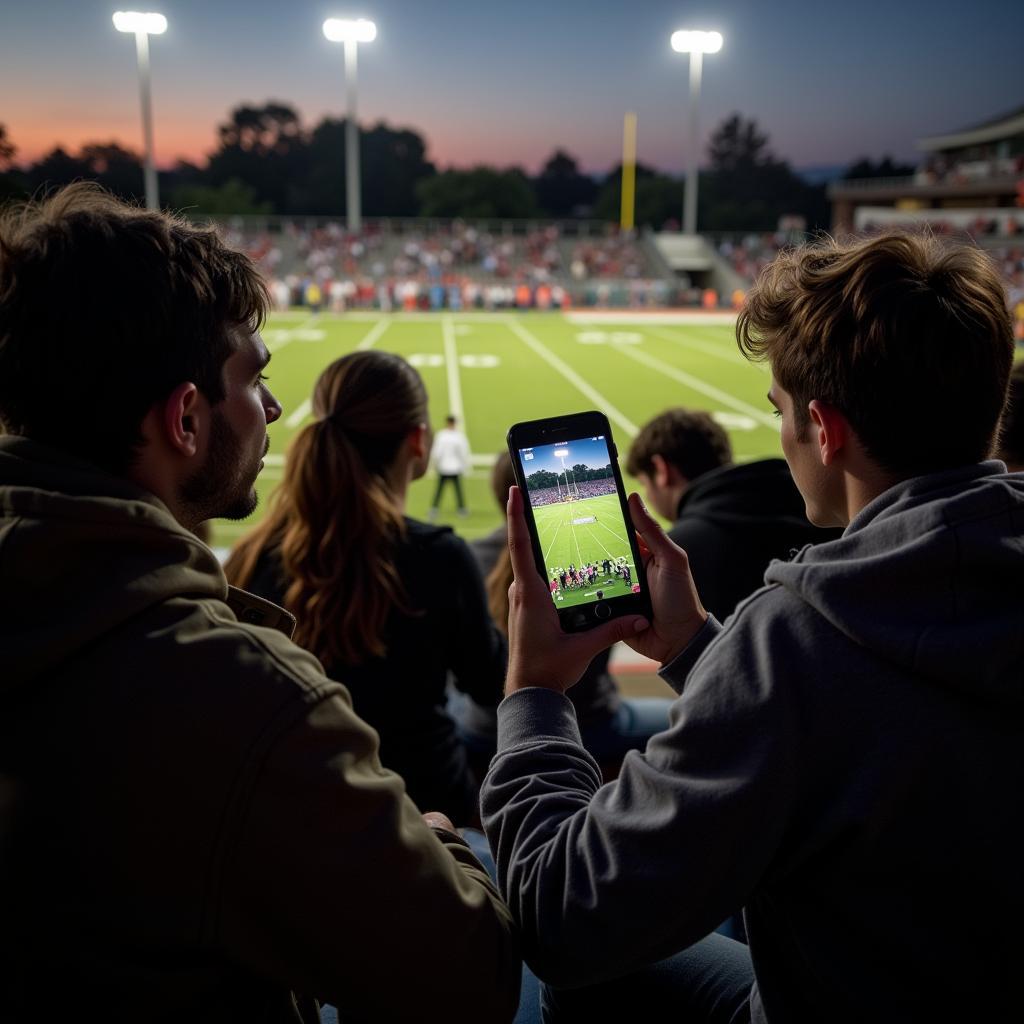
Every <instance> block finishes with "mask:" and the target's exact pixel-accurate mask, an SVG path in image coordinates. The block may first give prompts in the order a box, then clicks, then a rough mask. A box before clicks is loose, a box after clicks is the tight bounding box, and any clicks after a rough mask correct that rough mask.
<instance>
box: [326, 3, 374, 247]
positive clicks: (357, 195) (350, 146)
mask: <svg viewBox="0 0 1024 1024" xmlns="http://www.w3.org/2000/svg"><path fill="white" fill-rule="evenodd" d="M324 35H325V36H326V37H327V38H328V39H329V40H330V41H331V42H332V43H344V44H345V213H346V217H347V220H348V229H349V231H350V232H352V234H358V232H359V231H360V229H361V228H362V211H361V203H362V192H361V188H360V182H359V126H358V124H357V123H356V93H357V88H358V81H357V70H356V68H357V60H358V52H359V44H360V43H372V42H373V40H374V39H376V38H377V26H376V25H375V24H374V23H373V22H372V21H368V20H367V19H366V18H355V19H351V18H328V19H327V20H326V21H325V22H324Z"/></svg>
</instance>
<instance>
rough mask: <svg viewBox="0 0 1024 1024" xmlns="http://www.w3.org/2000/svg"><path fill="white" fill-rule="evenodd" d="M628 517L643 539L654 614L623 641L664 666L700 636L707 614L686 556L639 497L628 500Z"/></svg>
mask: <svg viewBox="0 0 1024 1024" xmlns="http://www.w3.org/2000/svg"><path fill="white" fill-rule="evenodd" d="M629 514H630V518H631V520H632V523H633V528H634V529H635V530H636V532H637V533H638V534H639V535H640V541H641V544H640V557H641V558H642V559H643V563H644V575H645V576H646V578H647V586H648V588H649V591H650V595H651V608H652V612H653V614H652V615H651V625H650V628H648V629H645V630H644V631H643V632H641V633H636V634H634V635H632V636H626V637H624V638H623V639H624V640H625V642H626V643H627V644H629V646H630V647H632V648H633V650H634V651H636V652H637V653H638V654H642V655H644V656H645V657H647V658H653V659H654V660H655V661H658V662H660V663H661V664H663V665H664V664H666V663H667V662H669V661H672V659H673V658H675V657H676V656H677V655H678V654H679V653H680V652H681V651H682V650H683V649H684V648H685V647H686V646H687V645H688V644H689V643H690V641H691V640H692V639H693V638H694V637H695V636H696V635H697V632H698V631H699V630H700V628H701V627H702V626H703V625H704V623H705V622H707V620H708V613H707V612H706V611H705V610H704V606H703V605H702V604H701V602H700V597H699V596H698V594H697V588H696V587H695V586H694V583H693V577H692V576H691V575H690V564H689V560H688V559H687V557H686V552H685V551H683V549H682V548H681V547H679V545H678V544H676V543H674V542H673V541H672V540H671V539H670V538H669V537H668V535H667V534H666V533H665V531H664V530H663V529H662V528H661V524H660V523H658V521H657V520H656V519H655V518H654V517H653V516H652V515H651V514H650V512H648V511H647V508H646V506H645V505H644V503H643V502H642V501H641V500H640V495H639V494H631V495H630V496H629Z"/></svg>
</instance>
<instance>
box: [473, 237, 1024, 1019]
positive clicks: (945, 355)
mask: <svg viewBox="0 0 1024 1024" xmlns="http://www.w3.org/2000/svg"><path fill="white" fill-rule="evenodd" d="M737 330H738V337H739V340H740V344H741V346H742V347H743V348H744V349H745V350H746V351H747V352H748V353H749V354H751V355H753V356H754V357H759V358H765V359H767V361H768V363H769V365H770V367H771V371H772V378H773V379H772V382H771V389H770V392H769V394H770V400H771V402H772V404H774V405H775V406H776V407H777V409H778V410H779V412H780V414H781V417H782V420H781V426H782V447H783V451H784V452H785V454H786V458H787V461H788V462H789V464H790V467H791V469H792V471H793V478H794V480H795V481H796V484H797V486H798V487H799V488H800V491H801V493H802V494H803V497H804V500H805V502H806V506H807V513H808V517H809V518H810V520H811V521H812V522H814V523H818V524H821V525H828V526H831V525H845V527H846V529H845V533H844V534H843V536H842V538H840V539H839V540H836V541H833V542H831V543H828V544H820V545H814V546H812V547H809V548H805V549H804V550H803V551H802V552H801V553H800V555H799V556H798V557H797V558H796V559H794V560H793V561H791V562H773V563H772V565H771V566H770V567H769V569H768V573H767V581H768V583H769V584H770V585H769V586H768V587H766V588H764V589H763V590H761V591H759V593H758V594H757V595H756V596H755V597H753V598H751V599H750V600H749V601H746V602H744V603H743V605H742V606H741V608H740V610H739V611H738V612H737V613H736V614H735V615H734V616H733V617H732V618H731V619H730V621H729V623H728V624H727V626H726V627H725V628H724V630H723V628H722V627H721V626H719V624H718V623H717V621H716V620H715V619H714V617H709V616H708V614H707V612H706V611H705V610H704V608H703V607H702V605H701V603H700V600H699V598H698V596H697V592H696V590H695V589H694V587H693V582H692V580H691V578H690V576H689V572H688V567H687V559H686V556H685V554H684V553H683V552H682V551H681V550H680V549H679V548H678V547H677V546H676V545H674V544H673V543H672V542H671V541H670V540H669V539H668V538H667V537H666V536H665V534H664V533H663V532H662V531H661V529H660V527H659V526H658V525H657V523H656V521H655V520H654V519H653V518H651V516H650V515H649V514H648V513H647V512H646V510H645V509H644V507H643V505H642V504H641V502H640V501H639V499H638V498H637V497H636V496H635V495H634V496H632V497H631V499H630V508H631V512H632V516H633V521H634V524H635V526H636V528H637V530H638V532H639V533H640V535H641V537H642V539H643V541H644V544H645V545H646V549H647V551H648V554H647V556H646V557H647V560H648V561H647V579H648V583H649V585H650V591H651V597H652V602H653V608H654V614H653V619H652V621H651V622H650V623H648V622H647V621H646V620H644V619H636V620H634V619H631V618H624V619H622V620H620V621H619V622H618V623H615V624H609V625H608V626H606V627H599V628H598V629H596V630H594V631H592V632H591V633H577V634H573V635H571V636H566V635H565V634H563V633H562V632H561V630H560V629H559V628H558V619H557V615H556V614H555V611H554V609H553V608H552V606H551V600H550V598H549V597H548V593H547V588H546V587H545V586H544V584H543V581H541V580H540V579H539V578H538V576H537V573H536V570H535V568H534V566H533V560H532V557H531V555H530V544H529V541H528V539H527V537H526V533H525V523H524V520H523V513H522V496H521V495H520V494H519V493H518V491H513V493H512V496H511V498H510V502H509V519H508V522H509V542H510V548H511V552H512V562H513V568H514V572H515V584H514V588H513V591H512V593H511V594H510V603H511V608H512V611H511V614H510V617H509V636H510V651H509V672H508V678H507V682H506V690H507V693H508V694H509V696H508V697H507V699H506V700H505V701H504V702H503V703H502V704H501V706H500V707H499V709H498V754H497V756H496V757H495V759H494V761H493V762H492V765H491V769H490V772H489V774H488V776H487V779H486V781H485V783H484V788H483V792H482V807H483V816H484V825H485V828H486V830H487V834H488V838H489V839H490V841H491V846H492V849H493V850H494V853H495V859H496V861H497V865H498V877H499V878H500V879H501V882H502V886H503V889H504V891H505V892H506V893H507V894H508V896H509V899H510V903H511V905H512V908H513V912H514V913H515V914H516V916H517V918H518V919H519V921H520V922H521V924H522V926H523V928H524V933H525V935H524V941H525V945H526V949H527V961H528V962H529V963H530V964H531V965H532V966H533V967H534V968H535V969H536V972H537V974H538V975H539V976H540V977H541V978H542V979H545V980H546V981H548V982H549V983H551V985H552V987H551V988H549V989H547V990H546V992H545V999H546V1000H547V1003H548V1010H549V1014H550V1016H549V1018H548V1019H549V1020H552V1021H554V1020H583V1019H588V1020H592V1019H604V1020H614V1019H630V1020H647V1019H654V1018H655V1017H656V1015H660V1016H664V1015H665V1014H666V1012H667V1010H670V1011H673V1012H674V1013H675V1015H676V1016H678V1017H679V1018H680V1019H686V1020H687V1021H694V1020H715V1021H720V1020H730V1021H741V1020H747V1019H751V1020H754V1021H758V1022H762V1021H825V1020H828V1021H850V1022H853V1021H867V1020H870V1021H881V1022H890V1021H891V1022H904V1021H911V1020H914V1021H926V1020H1010V1019H1012V1017H1013V1016H1014V1014H1015V1012H1016V1009H1015V1008H1016V1006H1017V1003H1018V988H1019V985H1018V978H1019V964H1020V961H1021V957H1022V955H1024V948H1022V940H1021V934H1020V929H1019V926H1018V921H1019V919H1020V915H1021V913H1022V912H1024V874H1022V872H1021V870H1020V862H1021V837H1022V835H1024V804H1022V802H1021V799H1020V794H1021V791H1022V787H1024V760H1022V758H1021V727H1020V723H1021V719H1022V714H1024V698H1022V693H1021V686H1020V681H1021V678H1022V676H1024V648H1022V646H1021V603H1020V595H1021V590H1022V586H1024V480H1022V479H1021V477H1020V476H1019V475H1017V474H1008V473H1006V472H1005V467H1004V466H1003V464H1002V463H1000V462H995V461H983V460H985V459H987V457H988V454H989V452H990V451H991V450H992V445H993V441H994V439H995V434H996V430H997V427H998V423H999V417H1000V413H1001V411H1002V408H1003V402H1004V398H1005V394H1006V386H1007V379H1008V376H1009V372H1010V363H1011V360H1012V358H1013V339H1012V335H1011V328H1010V320H1009V315H1008V312H1007V309H1006V305H1005V296H1004V293H1003V289H1002V286H1001V283H1000V280H999V278H998V275H997V274H996V272H995V270H994V268H993V267H992V265H991V263H990V262H989V261H988V260H986V259H985V257H984V256H983V254H981V253H980V252H979V251H978V250H976V249H972V248H966V247H955V248H951V249H945V248H943V247H942V246H941V245H940V243H938V242H937V241H935V240H934V239H921V238H912V237H904V236H899V235H895V236H889V237H883V238H878V239H872V240H868V241H863V242H859V243H855V244H852V245H849V246H839V245H837V244H835V243H828V244H823V245H820V246H815V247H812V248H807V249H801V250H795V251H793V252H791V253H788V254H786V255H784V256H782V257H781V258H780V259H779V260H778V261H777V262H776V263H775V264H774V265H773V266H771V267H770V268H768V270H766V271H765V273H764V274H763V275H762V277H761V279H760V281H759V283H758V285H757V286H756V287H755V288H754V290H753V292H752V293H751V295H750V297H749V298H748V301H747V305H746V307H745V309H744V312H743V313H742V315H741V317H740V319H739V321H738V326H737ZM951 410H956V415H951ZM615 639H625V640H627V642H628V643H630V644H631V645H633V646H634V647H635V648H636V649H638V650H639V651H641V652H643V653H644V654H647V655H649V656H651V657H654V658H656V659H658V660H659V661H661V662H662V663H663V668H662V674H663V675H664V676H665V678H666V679H667V680H668V681H669V682H671V683H673V684H674V685H675V687H676V688H677V690H679V691H680V692H681V697H680V699H679V701H678V702H677V703H676V705H675V706H674V707H673V709H672V728H671V729H670V730H669V731H668V732H665V733H661V734H659V735H658V736H655V737H654V739H652V740H651V742H650V743H649V744H648V746H647V749H646V750H645V751H644V753H643V754H630V755H629V756H628V757H627V758H626V760H625V761H624V763H623V766H622V771H621V773H620V775H619V778H618V779H617V780H616V782H614V783H612V784H610V785H607V786H604V787H603V788H601V779H600V775H599V774H598V772H597V769H596V765H595V764H594V763H593V761H592V760H591V758H590V756H589V755H588V754H587V753H586V751H585V750H584V748H583V747H582V746H581V745H580V742H579V733H578V730H577V726H576V722H575V720H574V716H573V713H572V706H571V704H570V702H569V701H568V700H567V699H566V698H565V696H563V691H565V689H566V688H567V687H568V686H569V685H570V684H571V683H572V682H573V680H575V679H576V678H577V677H578V676H579V675H580V673H581V672H582V671H583V669H584V667H585V666H586V664H587V663H588V662H589V660H590V658H591V657H593V655H594V653H595V651H596V650H598V649H599V647H600V646H601V645H604V644H607V643H609V642H610V641H613V640H615ZM740 904H742V905H744V907H745V908H746V909H745V918H746V922H747V930H748V934H749V937H750V947H749V952H748V950H747V947H744V946H742V945H740V944H738V943H734V942H732V941H731V940H729V939H727V938H724V937H722V936H710V937H708V938H706V939H703V940H702V936H705V935H706V934H707V933H708V931H709V929H710V928H711V927H713V926H714V924H715V922H717V921H718V920H720V919H721V918H722V917H723V916H724V915H725V914H726V913H727V912H729V911H730V910H731V909H732V908H733V907H734V906H737V905H740ZM712 1008H713V1009H712Z"/></svg>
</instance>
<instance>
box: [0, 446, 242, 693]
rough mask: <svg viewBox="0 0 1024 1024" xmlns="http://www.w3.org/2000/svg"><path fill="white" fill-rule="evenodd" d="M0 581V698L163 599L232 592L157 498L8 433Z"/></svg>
mask: <svg viewBox="0 0 1024 1024" xmlns="http://www.w3.org/2000/svg"><path fill="white" fill-rule="evenodd" d="M0 579H2V586H0V651H2V652H3V661H2V664H3V671H2V672H0V700H4V699H6V698H8V697H9V696H10V695H12V694H13V693H14V691H16V690H18V689H19V688H20V687H22V686H24V685H26V684H27V683H29V682H30V681H31V680H33V679H34V678H36V677H39V676H43V675H45V674H46V673H48V672H50V671H52V670H54V669H55V668H57V667H58V666H60V665H61V664H62V663H63V662H65V661H67V660H68V659H70V658H72V657H74V656H75V654H76V653H77V652H78V651H79V650H81V649H82V648H83V647H85V646H86V645H88V644H91V643H93V642H95V641H96V640H98V639H99V638H100V637H102V636H103V635H104V634H107V633H109V632H111V631H113V630H116V629H117V628H118V627H119V626H121V625H122V624H123V623H125V622H127V621H128V620H129V619H131V618H133V617H134V616H136V615H138V614H140V613H142V612H144V611H146V609H148V608H150V607H151V606H153V605H156V604H160V603H163V602H166V601H168V600H169V599H172V598H174V597H179V596H188V597H190V598H216V599H220V600H224V599H225V598H226V596H227V590H228V587H227V582H226V580H225V579H224V574H223V572H222V571H221V568H220V565H219V563H218V562H217V559H216V556H215V555H214V554H213V552H212V551H210V549H209V548H208V547H206V545H205V544H203V543H202V541H200V540H199V539H198V538H197V537H195V536H194V535H193V534H191V533H190V532H189V531H188V530H186V529H185V528H184V527H182V526H181V525H179V523H178V522H177V521H176V520H175V519H174V517H173V516H172V515H171V513H170V511H169V510H168V509H167V507H166V506H165V505H164V504H163V503H162V502H161V501H159V499H157V498H156V497H154V496H153V495H152V494H149V493H148V492H147V491H145V490H143V489H141V488H139V487H138V486H136V485H135V484H133V483H131V482H130V481H128V480H123V479H120V478H118V477H114V476H110V475H109V474H107V473H105V472H103V471H102V470H101V469H99V468H98V467H96V466H93V465H90V464H89V463H87V462H83V461H80V460H77V459H75V458H73V457H71V456H68V455H65V454H63V453H61V452H58V451H56V450H54V449H52V448H49V447H47V446H45V445H42V444H39V443H38V442H35V441H31V440H29V439H27V438H22V437H0Z"/></svg>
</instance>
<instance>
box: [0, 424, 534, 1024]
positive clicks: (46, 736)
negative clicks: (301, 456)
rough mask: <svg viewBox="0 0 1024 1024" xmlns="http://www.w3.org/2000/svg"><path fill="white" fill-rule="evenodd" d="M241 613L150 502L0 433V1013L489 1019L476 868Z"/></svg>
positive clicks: (492, 945)
mask: <svg viewBox="0 0 1024 1024" xmlns="http://www.w3.org/2000/svg"><path fill="white" fill-rule="evenodd" d="M247 606H248V605H247ZM249 607H250V610H249V612H248V613H246V614H244V615H243V618H244V619H246V620H247V621H239V618H237V617H236V614H235V612H234V611H233V610H232V608H231V607H230V604H229V600H228V586H227V583H226V581H225V579H224V575H223V573H222V572H221V569H220V566H219V565H218V563H217V560H216V558H215V557H214V555H213V554H212V553H211V551H210V550H209V548H207V547H206V546H205V545H203V544H202V543H201V542H200V541H199V540H197V539H196V538H195V537H194V536H193V535H192V534H191V533H189V532H188V531H186V530H185V529H183V528H182V527H181V526H179V525H178V523H177V522H176V521H175V520H174V519H173V517H172V516H171V515H170V513H169V512H168V510H167V508H166V507H165V506H164V505H163V504H162V503H161V502H160V501H158V500H157V499H156V498H154V497H153V496H152V495H150V494H148V493H146V492H144V491H141V490H140V489H139V488H137V487H136V486H134V485H133V484H131V483H129V482H127V481H125V480H121V479H118V478H115V477H112V476H109V475H107V474H105V473H103V472H101V471H99V470H98V469H96V468H95V467H92V466H90V465H88V464H86V463H83V462H80V461H76V460H74V459H72V458H70V457H68V456H65V455H63V454H61V453H58V452H56V451H54V450H53V449H50V448H47V447H45V446H42V445H39V444H37V443H35V442H32V441H29V440H27V439H24V438H18V437H0V921H3V927H2V928H0V936H2V937H0V957H2V960H0V962H2V963H3V965H4V967H3V970H2V972H0V1019H3V1020H4V1021H8V1022H13V1021H18V1020H23V1019H27V1018H29V1017H31V1018H32V1019H34V1020H39V1019H45V1018H46V1017H47V1016H49V1015H50V1014H53V1015H59V1016H61V1017H68V1016H76V1017H81V1018H82V1019H104V1020H106V1021H119V1020H131V1021H139V1020H146V1021H163V1020H167V1021H170V1020H174V1021H186V1020H187V1021H189V1022H197V1021H214V1020H217V1021H226V1020H234V1019H238V1020H243V1019H244V1020H246V1021H274V1022H277V1021H282V1022H283V1021H289V1022H297V1021H309V1020H315V1019H316V1013H317V1010H316V1003H315V1002H314V1000H320V1001H327V1002H331V1003H333V1004H335V1005H336V1006H338V1007H339V1010H340V1014H341V1019H342V1020H373V1021H387V1020H417V1019H428V1018H431V1017H432V1016H434V1015H435V1014H436V1013H437V1012H438V1009H439V1008H442V1007H447V1008H448V1009H454V1008H455V1006H456V1005H457V1004H458V1005H462V1006H467V1007H472V1008H473V1012H474V1015H475V1016H476V1017H477V1019H480V1020H487V1021H501V1020H508V1019H510V1018H511V1017H512V1015H513V1014H514V1012H515V1007H516V1004H517V1000H518V993H519V979H520V959H519V953H518V946H517V940H516V936H515V934H514V930H513V925H512V923H511V919H510V916H509V913H508V910H507V909H506V907H505V905H504V904H503V903H502V901H501V899H500V898H499V896H498V894H497V892H496V890H495V889H494V887H493V886H492V885H491V883H490V881H489V880H488V878H487V875H486V873H485V872H484V871H483V869H482V868H481V867H480V865H479V864H478V862H477V861H476V860H475V859H474V858H473V856H472V854H471V853H470V852H469V850H468V849H467V848H466V847H465V846H464V845H463V844H462V843H461V841H460V840H459V839H458V837H456V836H453V835H450V834H448V833H435V832H433V831H432V830H431V829H429V828H428V827H427V826H426V825H425V824H424V823H423V820H422V818H421V816H420V813H419V810H418V809H417V808H416V807H415V806H414V805H413V804H412V803H411V801H410V800H409V799H408V797H407V796H406V795H405V792H404V788H403V784H402V781H401V779H399V778H398V776H396V775H395V774H393V773H392V772H390V771H388V770H387V769H385V768H383V767H382V766H381V764H380V761H379V758H378V756H377V735H376V733H375V732H374V731H373V730H372V729H371V728H370V727H369V726H367V725H366V724H365V723H363V722H362V721H361V720H360V719H359V718H357V717H356V715H355V714H354V713H353V711H352V709H351V704H350V701H349V696H348V693H347V692H346V690H345V688H344V686H342V685H339V684H338V683H336V682H333V681H332V680H330V679H328V678H327V677H326V676H325V675H324V673H323V670H322V669H321V667H320V664H319V662H317V661H316V659H315V658H313V657H312V656H311V655H309V654H307V653H306V652H304V651H302V650H301V649H300V648H298V647H296V646H295V645H294V644H293V643H292V642H291V641H290V640H289V639H287V638H286V636H284V635H283V634H282V633H281V632H280V631H278V630H277V629H272V628H268V627H266V626H261V625H256V624H253V620H258V619H259V618H260V609H259V607H258V606H256V607H255V611H253V607H252V606H249ZM264 610H268V611H271V612H273V611H276V609H274V607H273V606H265V607H264ZM429 809H430V808H423V810H429ZM295 993H302V996H301V997H300V996H297V995H295Z"/></svg>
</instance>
